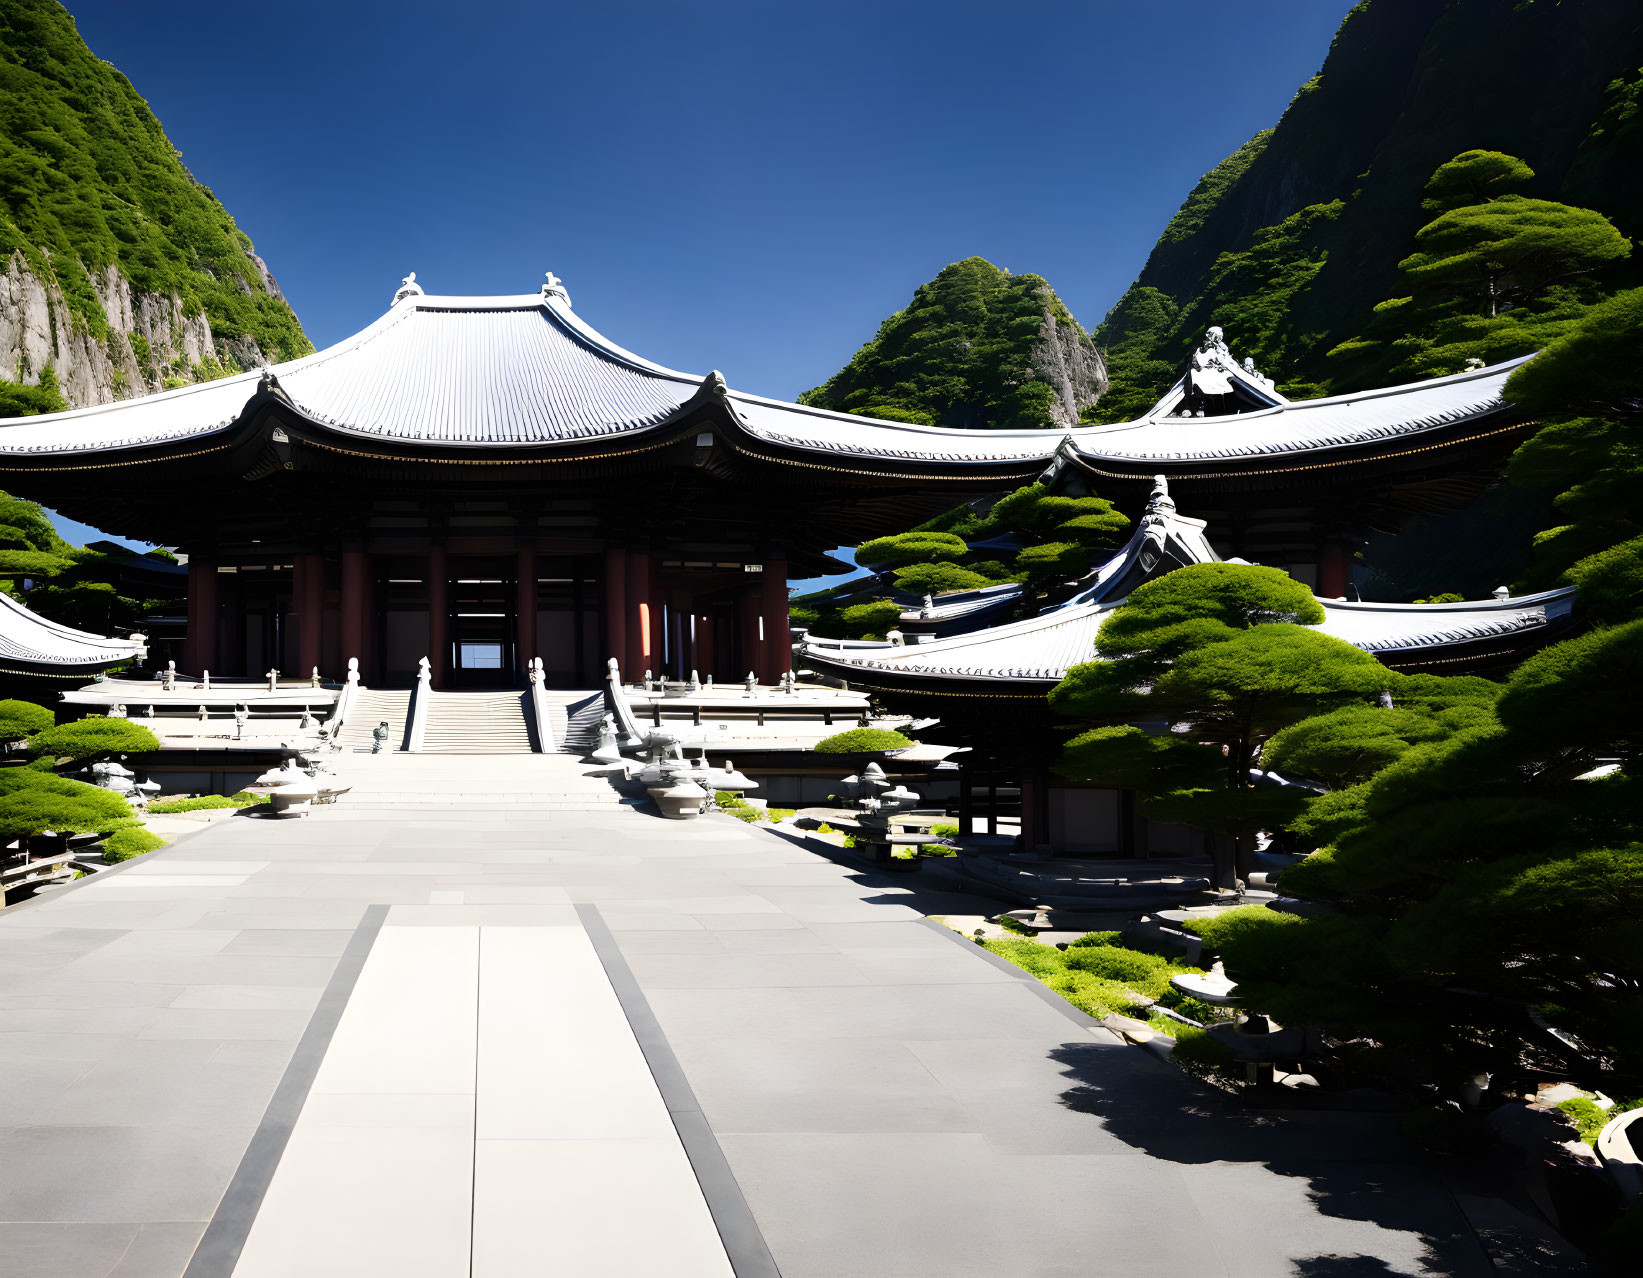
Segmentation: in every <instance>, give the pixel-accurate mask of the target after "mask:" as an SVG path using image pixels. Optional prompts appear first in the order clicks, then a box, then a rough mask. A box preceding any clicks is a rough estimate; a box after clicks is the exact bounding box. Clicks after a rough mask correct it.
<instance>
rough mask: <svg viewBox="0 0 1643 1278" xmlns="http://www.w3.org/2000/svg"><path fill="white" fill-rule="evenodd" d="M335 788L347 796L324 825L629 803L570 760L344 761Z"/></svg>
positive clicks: (360, 757) (344, 757) (436, 757)
mask: <svg viewBox="0 0 1643 1278" xmlns="http://www.w3.org/2000/svg"><path fill="white" fill-rule="evenodd" d="M331 774H332V777H333V779H334V783H335V784H336V785H337V786H339V787H346V788H347V793H346V794H343V795H341V796H340V797H338V799H337V801H336V802H335V803H334V804H329V805H326V806H323V807H317V808H314V809H313V812H312V816H313V818H314V819H316V820H324V821H354V820H358V821H365V820H372V819H374V818H375V817H376V816H377V815H378V814H380V813H382V812H421V813H427V814H429V815H430V816H434V815H437V814H439V813H447V814H450V815H452V816H453V817H455V816H460V815H461V814H463V813H466V812H473V811H481V810H482V811H487V812H519V813H556V812H601V811H611V810H619V809H621V808H622V807H624V806H631V804H628V805H625V804H624V800H623V798H622V796H621V794H619V793H618V792H617V790H616V788H615V787H614V786H612V785H611V783H610V781H609V780H608V779H607V778H606V777H605V775H604V773H603V771H602V770H595V769H591V768H589V767H588V766H587V765H585V764H583V763H582V762H580V761H579V760H577V759H573V758H571V757H570V756H569V755H564V754H506V755H491V756H489V757H486V756H482V755H456V754H394V755H387V754H379V755H370V754H337V755H333V756H332V763H331Z"/></svg>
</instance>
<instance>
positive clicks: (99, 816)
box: [0, 768, 132, 843]
mask: <svg viewBox="0 0 1643 1278" xmlns="http://www.w3.org/2000/svg"><path fill="white" fill-rule="evenodd" d="M131 820H132V811H131V805H130V804H128V803H127V802H126V801H125V800H124V799H122V798H121V797H120V796H119V795H117V794H115V793H114V792H113V791H112V790H104V789H102V788H100V787H98V786H94V785H86V784H85V783H84V782H82V781H71V780H69V778H67V777H60V776H57V775H55V774H54V773H50V772H41V771H39V770H37V769H34V768H6V769H3V770H0V841H4V842H6V843H10V842H13V841H15V840H17V839H27V838H30V837H32V836H33V835H36V834H44V833H45V832H46V831H47V830H50V831H52V832H53V833H55V834H86V833H92V832H96V833H108V832H109V831H112V830H117V829H120V828H121V827H123V826H125V825H127V824H128V823H129V822H130V821H131Z"/></svg>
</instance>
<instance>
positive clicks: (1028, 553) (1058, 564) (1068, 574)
mask: <svg viewBox="0 0 1643 1278" xmlns="http://www.w3.org/2000/svg"><path fill="white" fill-rule="evenodd" d="M1015 567H1016V571H1017V572H1020V573H1025V574H1026V576H1027V578H1028V579H1029V580H1031V581H1043V580H1046V579H1057V580H1058V579H1071V578H1074V577H1082V576H1083V575H1084V574H1085V573H1087V572H1089V570H1090V552H1089V551H1088V550H1086V549H1085V548H1084V547H1083V546H1079V545H1075V544H1073V543H1072V542H1066V541H1052V542H1046V543H1045V544H1044V545H1042V546H1028V547H1027V548H1026V549H1025V550H1023V551H1022V552H1021V553H1020V554H1018V555H1017V556H1016V557H1015Z"/></svg>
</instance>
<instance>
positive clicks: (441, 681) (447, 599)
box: [428, 545, 451, 688]
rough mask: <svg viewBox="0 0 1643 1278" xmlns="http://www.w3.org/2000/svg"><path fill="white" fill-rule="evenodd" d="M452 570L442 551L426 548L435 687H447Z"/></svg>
mask: <svg viewBox="0 0 1643 1278" xmlns="http://www.w3.org/2000/svg"><path fill="white" fill-rule="evenodd" d="M450 590H451V567H450V564H449V563H447V562H446V558H445V547H444V546H442V545H433V546H430V547H428V663H429V664H430V665H431V666H432V667H433V681H434V687H436V688H443V687H445V686H446V685H448V684H449V683H450V674H449V666H450V646H451V645H450V624H451V595H450Z"/></svg>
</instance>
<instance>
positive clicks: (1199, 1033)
mask: <svg viewBox="0 0 1643 1278" xmlns="http://www.w3.org/2000/svg"><path fill="white" fill-rule="evenodd" d="M1170 1059H1171V1060H1172V1061H1174V1062H1175V1063H1176V1064H1177V1065H1179V1066H1180V1067H1181V1068H1182V1069H1184V1070H1186V1071H1187V1073H1189V1074H1193V1075H1195V1076H1197V1077H1198V1078H1207V1079H1219V1080H1230V1079H1231V1078H1232V1077H1234V1071H1235V1070H1236V1068H1237V1065H1238V1061H1237V1058H1236V1057H1234V1056H1233V1054H1232V1051H1231V1049H1230V1048H1227V1047H1223V1046H1222V1045H1221V1044H1220V1043H1218V1042H1216V1041H1215V1039H1214V1038H1212V1037H1211V1036H1210V1032H1209V1031H1208V1030H1203V1029H1194V1028H1193V1027H1192V1026H1190V1025H1182V1026H1181V1027H1180V1028H1179V1029H1178V1030H1177V1031H1176V1034H1175V1047H1174V1049H1173V1050H1172V1051H1171V1052H1170Z"/></svg>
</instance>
